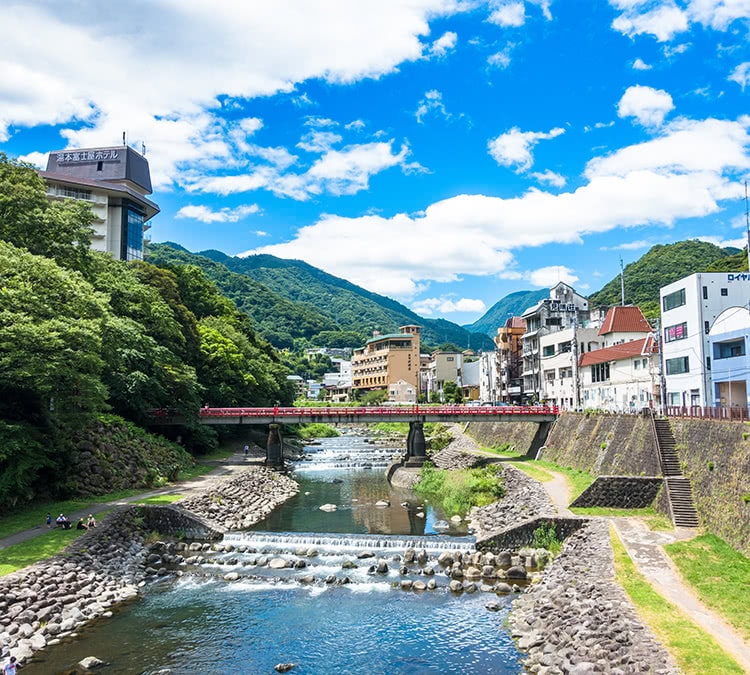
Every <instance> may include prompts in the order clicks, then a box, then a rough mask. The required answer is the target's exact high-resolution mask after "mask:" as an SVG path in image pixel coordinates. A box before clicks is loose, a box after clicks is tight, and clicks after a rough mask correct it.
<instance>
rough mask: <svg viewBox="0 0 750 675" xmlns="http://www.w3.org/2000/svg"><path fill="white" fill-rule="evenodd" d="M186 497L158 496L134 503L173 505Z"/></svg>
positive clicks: (173, 495) (174, 495)
mask: <svg viewBox="0 0 750 675" xmlns="http://www.w3.org/2000/svg"><path fill="white" fill-rule="evenodd" d="M184 496H185V495H178V494H170V495H156V496H155V497H146V498H144V499H139V500H138V501H135V502H133V503H134V504H172V503H173V502H177V501H179V500H180V499H182V498H183V497H184Z"/></svg>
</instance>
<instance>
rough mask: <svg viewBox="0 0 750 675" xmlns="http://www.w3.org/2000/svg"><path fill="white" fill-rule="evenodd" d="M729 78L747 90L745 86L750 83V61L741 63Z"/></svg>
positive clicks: (743, 89)
mask: <svg viewBox="0 0 750 675" xmlns="http://www.w3.org/2000/svg"><path fill="white" fill-rule="evenodd" d="M727 79H729V80H731V81H732V82H736V83H737V84H739V85H740V87H742V91H745V87H746V86H747V85H748V84H750V61H745V63H740V65H738V66H737V67H736V68H735V69H734V70H733V71H732V74H731V75H730V76H729V77H728V78H727Z"/></svg>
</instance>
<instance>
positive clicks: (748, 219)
mask: <svg viewBox="0 0 750 675" xmlns="http://www.w3.org/2000/svg"><path fill="white" fill-rule="evenodd" d="M745 231H746V232H747V270H748V272H750V210H748V205H747V181H745Z"/></svg>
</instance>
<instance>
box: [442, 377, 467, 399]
mask: <svg viewBox="0 0 750 675" xmlns="http://www.w3.org/2000/svg"><path fill="white" fill-rule="evenodd" d="M443 398H444V399H445V402H446V403H461V402H462V401H463V400H464V397H463V392H462V391H461V388H460V387H459V386H458V384H456V383H455V382H451V381H449V382H445V383H444V384H443Z"/></svg>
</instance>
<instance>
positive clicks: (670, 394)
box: [660, 272, 750, 407]
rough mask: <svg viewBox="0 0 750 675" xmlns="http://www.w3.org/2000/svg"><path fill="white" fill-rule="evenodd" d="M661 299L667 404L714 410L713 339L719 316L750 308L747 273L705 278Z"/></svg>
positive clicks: (691, 279) (679, 285)
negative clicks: (727, 312) (711, 335)
mask: <svg viewBox="0 0 750 675" xmlns="http://www.w3.org/2000/svg"><path fill="white" fill-rule="evenodd" d="M660 296H661V337H662V367H663V372H664V378H665V380H666V391H667V396H666V404H667V405H670V406H682V407H694V406H712V405H714V404H715V403H717V402H720V401H717V399H716V397H715V395H714V391H713V388H712V386H711V369H712V358H711V357H712V354H711V349H710V340H709V334H710V331H711V327H712V326H713V324H714V322H715V321H716V319H717V318H718V317H719V315H720V314H721V313H722V312H724V311H725V310H727V309H729V308H730V307H746V306H748V302H750V274H748V273H747V272H744V273H739V272H700V273H696V274H691V275H689V276H687V277H683V278H682V279H680V280H679V281H675V282H673V283H671V284H668V285H666V286H664V287H663V288H662V289H661V291H660Z"/></svg>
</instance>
